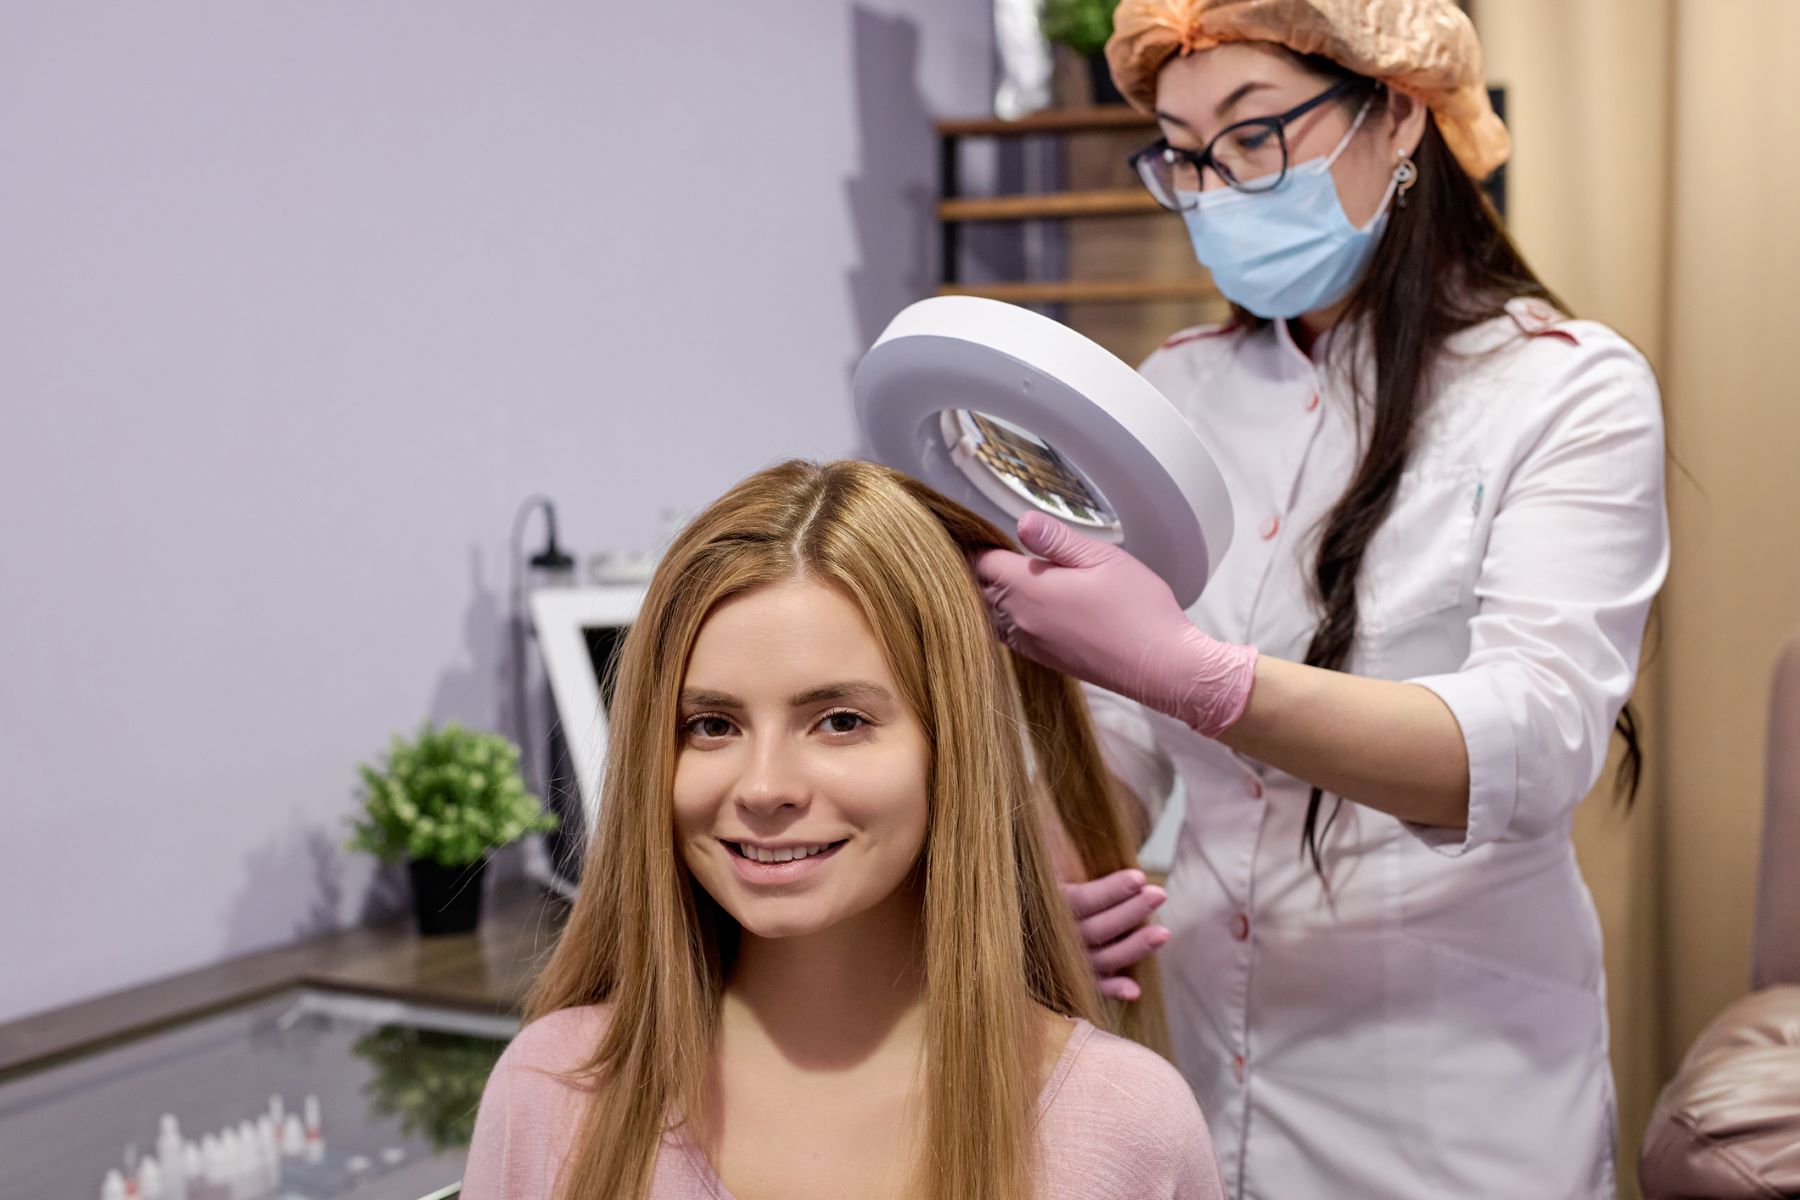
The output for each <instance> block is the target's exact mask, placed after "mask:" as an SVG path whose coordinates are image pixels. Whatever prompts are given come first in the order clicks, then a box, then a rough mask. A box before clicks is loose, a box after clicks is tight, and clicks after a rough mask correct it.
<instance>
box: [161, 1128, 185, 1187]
mask: <svg viewBox="0 0 1800 1200" xmlns="http://www.w3.org/2000/svg"><path fill="white" fill-rule="evenodd" d="M182 1150H183V1146H182V1143H181V1125H180V1123H179V1122H177V1121H176V1120H175V1114H174V1113H164V1114H163V1116H162V1132H161V1133H159V1134H158V1135H157V1137H156V1165H157V1166H159V1167H161V1168H162V1183H163V1195H164V1196H165V1197H167V1200H187V1160H186V1158H185V1157H184V1156H183V1154H182Z"/></svg>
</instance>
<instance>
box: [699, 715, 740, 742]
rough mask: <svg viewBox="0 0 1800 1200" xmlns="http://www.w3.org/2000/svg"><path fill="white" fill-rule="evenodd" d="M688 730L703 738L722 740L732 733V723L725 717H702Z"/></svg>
mask: <svg viewBox="0 0 1800 1200" xmlns="http://www.w3.org/2000/svg"><path fill="white" fill-rule="evenodd" d="M688 728H690V729H692V730H693V731H694V732H695V733H698V734H699V735H700V736H701V737H709V738H722V737H724V736H725V735H726V734H728V733H730V732H731V722H730V721H727V720H726V719H725V718H724V717H701V718H700V719H699V720H697V721H695V722H694V723H693V724H692V725H690V726H689V727H688Z"/></svg>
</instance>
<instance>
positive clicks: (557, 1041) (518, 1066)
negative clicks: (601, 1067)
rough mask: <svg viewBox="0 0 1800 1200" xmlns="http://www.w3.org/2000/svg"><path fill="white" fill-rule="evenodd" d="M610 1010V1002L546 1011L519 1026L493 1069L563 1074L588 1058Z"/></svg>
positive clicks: (577, 1067)
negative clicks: (542, 1014)
mask: <svg viewBox="0 0 1800 1200" xmlns="http://www.w3.org/2000/svg"><path fill="white" fill-rule="evenodd" d="M611 1012H612V1007H611V1005H607V1004H583V1005H579V1006H577V1007H574V1008H562V1009H558V1010H557V1011H555V1012H553V1013H546V1014H545V1015H544V1016H541V1017H539V1018H538V1019H537V1020H535V1021H533V1022H532V1023H531V1024H529V1025H527V1026H525V1028H523V1029H521V1030H519V1032H518V1034H517V1035H516V1036H514V1038H513V1040H512V1041H511V1042H510V1043H509V1044H508V1045H507V1047H506V1050H505V1052H503V1053H502V1054H501V1055H500V1061H499V1063H498V1064H496V1066H495V1069H496V1070H498V1069H500V1067H505V1068H507V1069H508V1070H509V1071H533V1072H537V1073H548V1074H552V1075H566V1074H569V1073H572V1072H575V1071H578V1070H580V1069H581V1068H582V1067H583V1066H585V1065H587V1063H588V1062H589V1061H590V1060H591V1059H592V1057H593V1053H594V1049H595V1047H597V1046H598V1045H599V1044H600V1039H601V1037H602V1036H603V1035H604V1034H605V1033H606V1027H607V1024H608V1022H609V1020H610V1017H611Z"/></svg>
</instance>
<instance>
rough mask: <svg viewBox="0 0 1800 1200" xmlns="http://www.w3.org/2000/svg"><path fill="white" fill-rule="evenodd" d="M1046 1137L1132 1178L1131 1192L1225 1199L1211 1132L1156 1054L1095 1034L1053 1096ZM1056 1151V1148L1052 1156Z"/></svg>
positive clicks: (1188, 1092) (1189, 1092)
mask: <svg viewBox="0 0 1800 1200" xmlns="http://www.w3.org/2000/svg"><path fill="white" fill-rule="evenodd" d="M1046 1117H1047V1118H1050V1120H1049V1126H1050V1127H1049V1128H1046V1130H1045V1134H1046V1137H1047V1138H1051V1139H1060V1138H1062V1137H1071V1138H1076V1139H1079V1140H1080V1141H1082V1142H1084V1143H1085V1146H1086V1149H1085V1150H1084V1152H1083V1157H1084V1158H1087V1159H1089V1160H1090V1163H1092V1165H1096V1166H1097V1165H1099V1163H1098V1162H1095V1161H1094V1160H1095V1159H1096V1158H1099V1159H1104V1160H1106V1162H1107V1169H1108V1170H1116V1171H1121V1172H1124V1173H1125V1175H1126V1176H1129V1177H1130V1178H1131V1179H1133V1180H1134V1181H1135V1183H1134V1186H1135V1188H1136V1190H1135V1191H1133V1193H1132V1194H1133V1195H1142V1196H1163V1197H1179V1198H1181V1200H1214V1198H1215V1197H1222V1196H1223V1195H1224V1187H1223V1184H1222V1182H1221V1179H1220V1174H1219V1163H1218V1158H1217V1156H1216V1155H1215V1154H1214V1152H1213V1144H1212V1134H1211V1132H1210V1131H1209V1130H1208V1129H1207V1126H1206V1118H1205V1117H1204V1116H1203V1115H1202V1114H1201V1112H1200V1104H1199V1102H1198V1101H1196V1100H1195V1099H1194V1092H1193V1089H1192V1088H1190V1087H1189V1086H1188V1082H1187V1080H1186V1079H1184V1078H1182V1076H1181V1073H1180V1072H1179V1071H1177V1070H1176V1069H1175V1068H1174V1067H1173V1066H1171V1065H1170V1064H1169V1063H1168V1062H1167V1061H1166V1060H1164V1059H1163V1058H1162V1057H1161V1056H1160V1055H1158V1054H1156V1053H1155V1052H1154V1051H1151V1050H1148V1049H1146V1048H1144V1047H1143V1046H1140V1045H1138V1044H1137V1043H1136V1042H1131V1041H1127V1040H1126V1039H1124V1038H1121V1037H1117V1036H1115V1035H1113V1034H1110V1033H1105V1032H1102V1031H1100V1030H1098V1029H1096V1030H1095V1031H1094V1032H1093V1034H1092V1035H1091V1036H1090V1037H1089V1038H1088V1039H1087V1041H1086V1042H1085V1043H1084V1044H1083V1045H1082V1046H1081V1049H1080V1053H1079V1054H1078V1055H1077V1057H1076V1059H1075V1062H1074V1064H1073V1065H1072V1067H1071V1069H1070V1071H1069V1075H1068V1078H1067V1079H1066V1080H1065V1081H1064V1083H1063V1086H1062V1089H1061V1090H1060V1092H1059V1093H1058V1094H1057V1096H1056V1097H1055V1098H1054V1099H1053V1101H1052V1103H1051V1107H1050V1110H1049V1111H1048V1112H1047V1113H1046ZM1052 1152H1053V1153H1054V1151H1052Z"/></svg>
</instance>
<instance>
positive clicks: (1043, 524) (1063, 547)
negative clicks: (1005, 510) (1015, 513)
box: [1019, 510, 1118, 567]
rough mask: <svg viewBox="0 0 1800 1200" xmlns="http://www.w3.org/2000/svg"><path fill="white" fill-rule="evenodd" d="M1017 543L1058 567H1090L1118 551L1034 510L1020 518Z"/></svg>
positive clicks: (1046, 514)
mask: <svg viewBox="0 0 1800 1200" xmlns="http://www.w3.org/2000/svg"><path fill="white" fill-rule="evenodd" d="M1019 544H1020V545H1022V546H1024V547H1025V548H1026V549H1027V550H1029V551H1031V552H1032V553H1033V554H1035V555H1037V556H1038V557H1039V558H1045V559H1048V560H1050V561H1051V562H1053V563H1055V564H1056V565H1057V566H1059V567H1091V566H1093V565H1095V564H1096V563H1101V562H1105V561H1106V560H1107V559H1109V558H1111V557H1112V556H1113V555H1114V554H1116V553H1118V551H1117V550H1116V549H1115V548H1114V547H1112V546H1109V545H1107V544H1106V543H1105V542H1102V541H1098V540H1097V539H1095V538H1091V537H1089V536H1087V534H1085V533H1078V532H1076V531H1075V530H1073V529H1070V528H1069V527H1068V526H1067V525H1064V524H1063V523H1062V522H1061V521H1059V520H1057V519H1056V518H1055V517H1053V516H1050V515H1049V514H1048V513H1041V512H1037V511H1036V510H1033V511H1031V512H1028V513H1026V514H1024V515H1023V516H1021V517H1020V518H1019Z"/></svg>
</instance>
